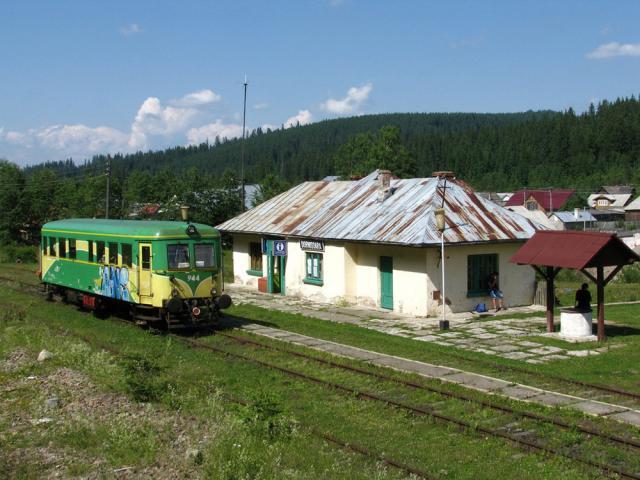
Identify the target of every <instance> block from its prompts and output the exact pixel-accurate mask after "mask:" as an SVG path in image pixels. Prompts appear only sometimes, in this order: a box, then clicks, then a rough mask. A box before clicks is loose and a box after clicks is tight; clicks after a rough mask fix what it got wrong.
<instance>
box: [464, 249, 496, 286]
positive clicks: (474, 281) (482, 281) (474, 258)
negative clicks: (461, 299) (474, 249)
mask: <svg viewBox="0 0 640 480" xmlns="http://www.w3.org/2000/svg"><path fill="white" fill-rule="evenodd" d="M482 262H484V263H485V265H484V267H480V266H479V264H481V263H482ZM474 263H475V265H474ZM499 266H500V256H499V254H497V253H478V254H473V255H467V297H485V296H487V295H489V286H488V284H487V281H488V278H489V275H491V274H492V273H493V272H499ZM478 268H483V269H484V270H486V271H481V272H479V273H477V274H475V273H473V271H474V269H478Z"/></svg>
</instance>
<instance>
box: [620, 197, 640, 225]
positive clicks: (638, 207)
mask: <svg viewBox="0 0 640 480" xmlns="http://www.w3.org/2000/svg"><path fill="white" fill-rule="evenodd" d="M624 219H625V220H626V221H627V222H640V197H638V198H636V199H635V200H633V201H632V202H631V203H629V204H628V205H627V206H626V207H624Z"/></svg>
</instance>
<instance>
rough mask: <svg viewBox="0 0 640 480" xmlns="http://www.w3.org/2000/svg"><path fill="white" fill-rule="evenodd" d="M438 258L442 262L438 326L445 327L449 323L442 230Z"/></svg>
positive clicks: (447, 326)
mask: <svg viewBox="0 0 640 480" xmlns="http://www.w3.org/2000/svg"><path fill="white" fill-rule="evenodd" d="M440 258H441V262H442V320H441V322H440V328H441V329H447V328H449V325H448V324H447V308H446V307H447V292H446V287H445V273H444V230H442V232H440Z"/></svg>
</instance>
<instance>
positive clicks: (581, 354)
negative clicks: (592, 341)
mask: <svg viewBox="0 0 640 480" xmlns="http://www.w3.org/2000/svg"><path fill="white" fill-rule="evenodd" d="M567 355H570V356H572V357H588V356H589V350H567Z"/></svg>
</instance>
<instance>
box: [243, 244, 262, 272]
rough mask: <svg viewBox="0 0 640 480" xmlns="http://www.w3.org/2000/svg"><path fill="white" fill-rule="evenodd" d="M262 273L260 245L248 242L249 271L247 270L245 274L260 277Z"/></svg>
mask: <svg viewBox="0 0 640 480" xmlns="http://www.w3.org/2000/svg"><path fill="white" fill-rule="evenodd" d="M258 263H259V265H258ZM258 267H260V268H258ZM263 271H264V270H263V261H262V244H261V243H260V242H249V270H247V274H249V275H253V276H256V277H262V275H263Z"/></svg>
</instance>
